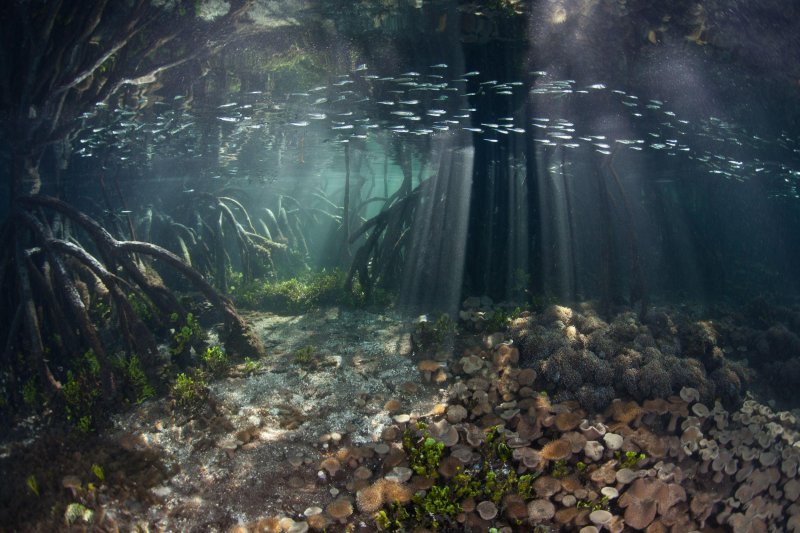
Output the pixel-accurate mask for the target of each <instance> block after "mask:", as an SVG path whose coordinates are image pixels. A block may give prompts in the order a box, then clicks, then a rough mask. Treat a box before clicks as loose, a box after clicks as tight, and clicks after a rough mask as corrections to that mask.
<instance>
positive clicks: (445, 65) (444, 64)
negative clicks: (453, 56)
mask: <svg viewBox="0 0 800 533" xmlns="http://www.w3.org/2000/svg"><path fill="white" fill-rule="evenodd" d="M428 68H447V63H436V64H435V65H431V66H430V67H428Z"/></svg>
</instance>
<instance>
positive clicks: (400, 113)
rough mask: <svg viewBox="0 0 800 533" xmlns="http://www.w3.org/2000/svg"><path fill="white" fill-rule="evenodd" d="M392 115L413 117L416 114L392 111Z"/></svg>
mask: <svg viewBox="0 0 800 533" xmlns="http://www.w3.org/2000/svg"><path fill="white" fill-rule="evenodd" d="M390 113H391V114H392V115H397V116H398V117H413V116H414V113H412V112H411V111H390Z"/></svg>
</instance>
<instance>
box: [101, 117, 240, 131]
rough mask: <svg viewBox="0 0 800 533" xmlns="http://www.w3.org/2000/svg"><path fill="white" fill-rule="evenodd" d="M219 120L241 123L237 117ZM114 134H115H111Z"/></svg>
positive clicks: (220, 118)
mask: <svg viewBox="0 0 800 533" xmlns="http://www.w3.org/2000/svg"><path fill="white" fill-rule="evenodd" d="M217 118H218V119H219V120H221V121H223V122H239V119H238V118H236V117H217ZM111 133H114V132H111Z"/></svg>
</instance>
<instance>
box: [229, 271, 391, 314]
mask: <svg viewBox="0 0 800 533" xmlns="http://www.w3.org/2000/svg"><path fill="white" fill-rule="evenodd" d="M233 279H234V280H237V281H234V282H233V283H232V284H231V289H230V292H231V297H232V298H233V300H234V301H235V302H236V304H237V305H239V306H240V307H242V308H245V309H258V310H268V311H272V312H278V313H289V314H296V313H303V312H307V311H309V310H311V309H313V308H317V307H321V306H333V305H349V306H359V305H365V304H366V303H368V302H369V303H372V304H373V305H386V304H388V303H389V297H388V295H387V294H386V293H378V294H377V295H373V297H372V300H371V301H368V300H367V297H366V295H365V294H364V293H363V292H362V291H360V290H359V287H358V286H355V287H352V288H351V289H349V290H348V289H347V287H346V286H345V279H346V277H345V273H344V272H342V271H341V270H334V271H331V272H326V271H321V272H307V273H303V274H300V275H298V276H296V277H292V278H288V279H281V280H264V279H260V280H252V281H250V282H246V281H244V280H243V278H242V276H235V275H234V276H233Z"/></svg>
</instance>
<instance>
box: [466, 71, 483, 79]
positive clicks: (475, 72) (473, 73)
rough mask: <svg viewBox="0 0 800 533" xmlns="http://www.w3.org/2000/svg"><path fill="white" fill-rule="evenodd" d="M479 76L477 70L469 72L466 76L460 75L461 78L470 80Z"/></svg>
mask: <svg viewBox="0 0 800 533" xmlns="http://www.w3.org/2000/svg"><path fill="white" fill-rule="evenodd" d="M479 74H480V72H478V71H477V70H471V71H470V72H467V73H466V74H462V77H464V78H471V77H473V76H477V75H479Z"/></svg>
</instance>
